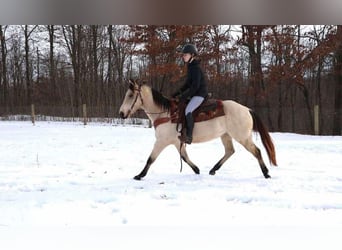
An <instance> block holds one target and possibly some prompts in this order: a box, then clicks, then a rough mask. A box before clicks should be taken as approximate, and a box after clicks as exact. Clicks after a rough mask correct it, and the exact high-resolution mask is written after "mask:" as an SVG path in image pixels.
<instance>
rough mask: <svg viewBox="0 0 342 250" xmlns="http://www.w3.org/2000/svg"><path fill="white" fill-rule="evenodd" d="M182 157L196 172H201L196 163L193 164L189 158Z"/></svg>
mask: <svg viewBox="0 0 342 250" xmlns="http://www.w3.org/2000/svg"><path fill="white" fill-rule="evenodd" d="M182 159H183V161H185V162H186V163H187V164H188V165H189V166H190V167H191V169H192V170H193V171H194V172H195V174H200V170H199V168H198V167H197V166H196V165H195V164H193V163H192V162H191V161H190V160H189V159H188V158H186V157H184V156H182Z"/></svg>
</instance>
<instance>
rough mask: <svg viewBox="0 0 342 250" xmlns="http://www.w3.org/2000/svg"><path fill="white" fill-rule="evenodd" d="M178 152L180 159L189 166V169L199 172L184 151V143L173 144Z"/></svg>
mask: <svg viewBox="0 0 342 250" xmlns="http://www.w3.org/2000/svg"><path fill="white" fill-rule="evenodd" d="M175 146H176V148H177V150H178V153H180V155H181V157H182V159H183V160H184V161H185V162H186V163H187V164H188V165H189V166H190V167H191V169H192V170H193V171H194V172H195V174H200V170H199V168H198V167H197V166H196V165H195V164H194V163H193V162H192V161H191V160H190V158H189V156H188V153H187V152H186V148H185V147H186V145H185V144H184V145H183V146H182V147H181V146H180V143H179V144H176V145H175Z"/></svg>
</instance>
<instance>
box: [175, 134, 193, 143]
mask: <svg viewBox="0 0 342 250" xmlns="http://www.w3.org/2000/svg"><path fill="white" fill-rule="evenodd" d="M178 139H179V140H180V141H181V142H183V143H186V144H191V143H192V137H189V136H186V135H179V136H178Z"/></svg>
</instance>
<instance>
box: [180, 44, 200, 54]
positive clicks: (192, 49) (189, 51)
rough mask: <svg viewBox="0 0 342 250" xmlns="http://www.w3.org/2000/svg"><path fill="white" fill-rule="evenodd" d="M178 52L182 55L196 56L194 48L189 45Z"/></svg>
mask: <svg viewBox="0 0 342 250" xmlns="http://www.w3.org/2000/svg"><path fill="white" fill-rule="evenodd" d="M179 52H181V53H184V54H185V53H189V54H194V55H197V54H198V52H197V48H196V46H195V45H193V44H190V43H189V44H185V45H184V46H183V48H182V49H180V50H179Z"/></svg>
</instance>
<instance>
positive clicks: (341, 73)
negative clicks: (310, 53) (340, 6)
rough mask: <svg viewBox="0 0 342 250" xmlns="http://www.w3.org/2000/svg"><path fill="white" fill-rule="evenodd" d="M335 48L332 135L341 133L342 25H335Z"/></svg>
mask: <svg viewBox="0 0 342 250" xmlns="http://www.w3.org/2000/svg"><path fill="white" fill-rule="evenodd" d="M336 39H337V41H336V42H337V49H336V52H335V65H334V70H335V104H334V106H335V107H334V109H335V112H334V121H333V122H334V126H333V135H341V134H342V128H341V115H342V101H341V99H342V25H338V26H337V33H336Z"/></svg>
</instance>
